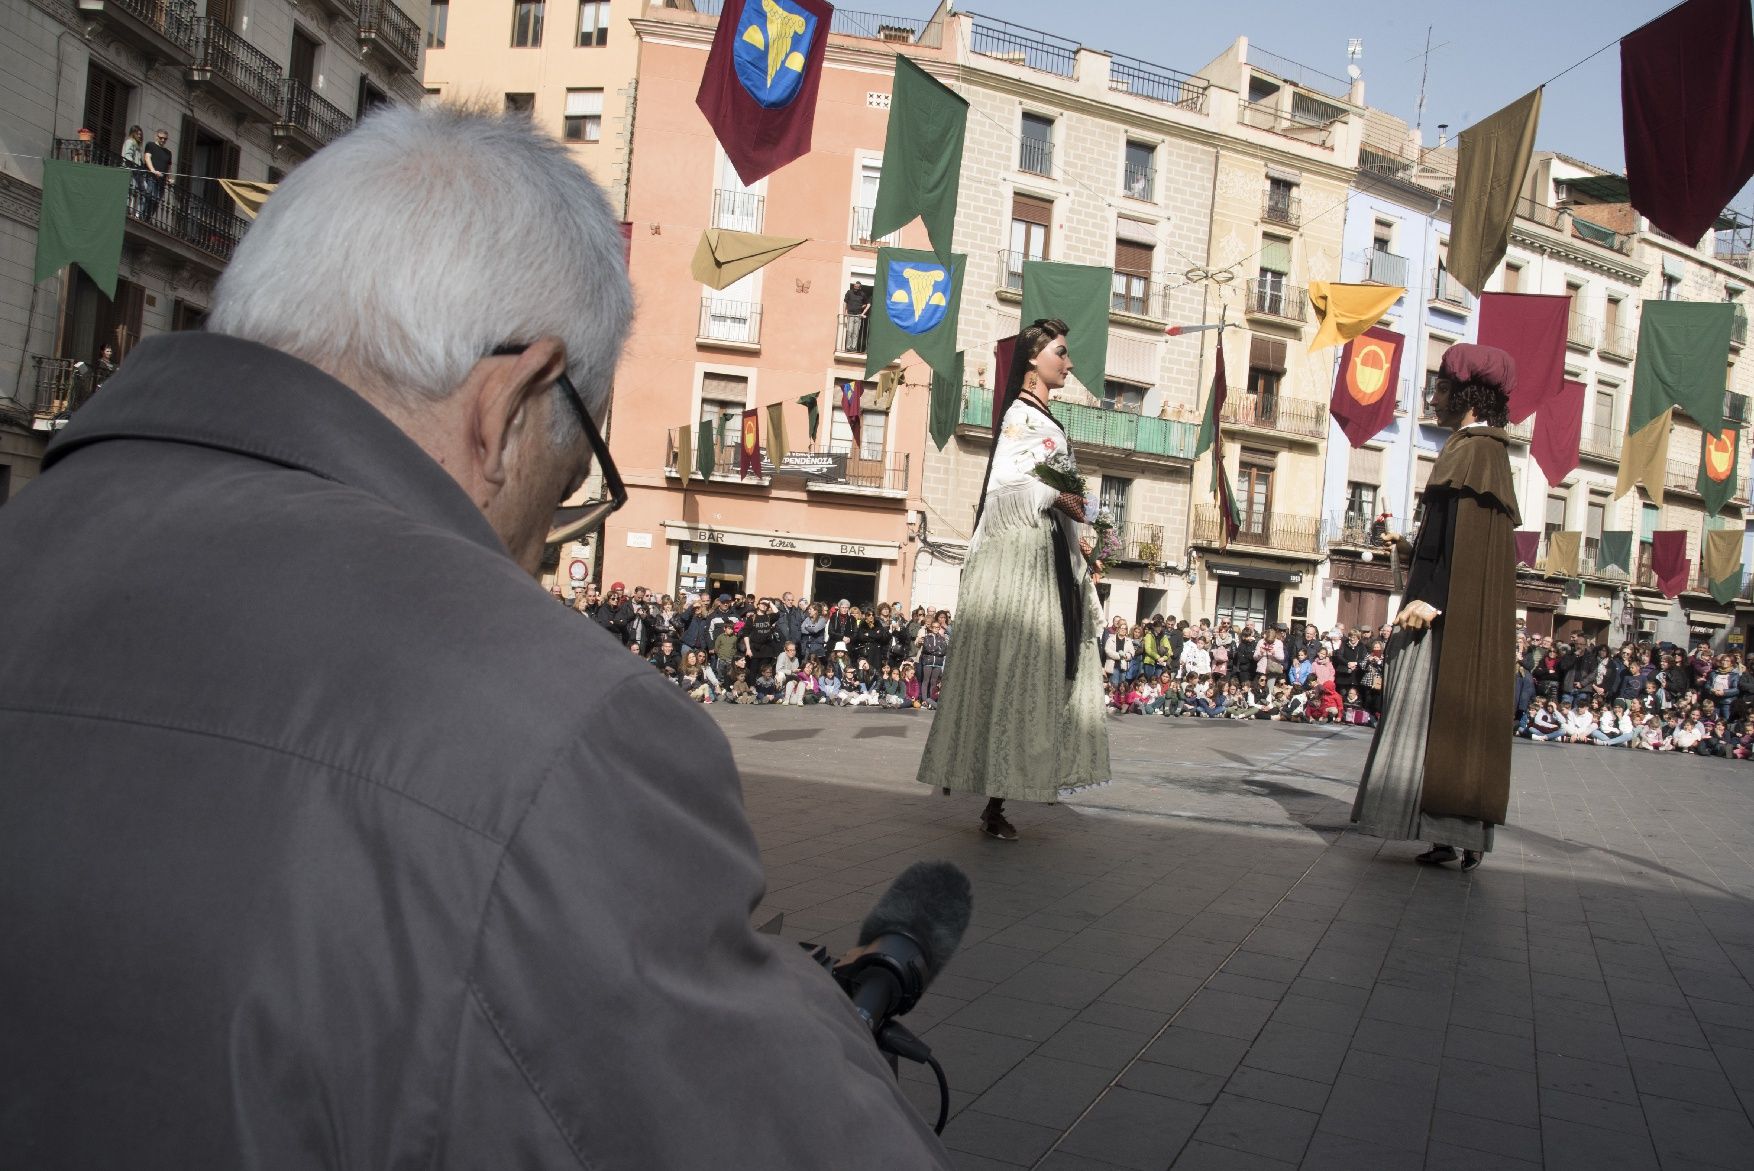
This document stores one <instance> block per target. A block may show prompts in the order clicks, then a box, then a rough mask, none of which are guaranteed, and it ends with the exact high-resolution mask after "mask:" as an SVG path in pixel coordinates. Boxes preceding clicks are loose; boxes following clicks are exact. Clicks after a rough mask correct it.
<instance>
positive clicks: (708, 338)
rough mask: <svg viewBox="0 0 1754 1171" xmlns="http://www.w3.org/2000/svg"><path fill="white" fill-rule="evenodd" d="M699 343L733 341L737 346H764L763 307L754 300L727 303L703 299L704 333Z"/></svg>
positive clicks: (696, 337)
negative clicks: (762, 330)
mask: <svg viewBox="0 0 1754 1171" xmlns="http://www.w3.org/2000/svg"><path fill="white" fill-rule="evenodd" d="M695 340H696V341H702V342H730V343H732V344H733V345H749V346H756V345H760V344H761V306H760V305H757V304H754V303H753V302H750V301H725V300H721V299H720V298H718V297H702V298H701V301H700V330H699V332H698V333H696V334H695Z"/></svg>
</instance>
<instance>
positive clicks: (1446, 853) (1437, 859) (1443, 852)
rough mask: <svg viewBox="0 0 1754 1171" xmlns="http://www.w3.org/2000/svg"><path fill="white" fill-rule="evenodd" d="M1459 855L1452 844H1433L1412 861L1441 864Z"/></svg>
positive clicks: (1432, 864)
mask: <svg viewBox="0 0 1754 1171" xmlns="http://www.w3.org/2000/svg"><path fill="white" fill-rule="evenodd" d="M1459 857H1461V855H1460V854H1458V853H1457V852H1456V848H1455V847H1454V846H1433V847H1431V849H1429V850H1427V851H1425V853H1423V854H1421V855H1419V856H1418V857H1417V858H1415V859H1413V861H1415V862H1423V863H1425V864H1426V865H1427V866H1441V865H1443V864H1444V863H1445V862H1454V861H1455V860H1456V859H1457V858H1459ZM1475 865H1479V863H1475Z"/></svg>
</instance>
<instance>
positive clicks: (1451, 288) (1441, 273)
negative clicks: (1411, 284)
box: [1431, 268, 1474, 313]
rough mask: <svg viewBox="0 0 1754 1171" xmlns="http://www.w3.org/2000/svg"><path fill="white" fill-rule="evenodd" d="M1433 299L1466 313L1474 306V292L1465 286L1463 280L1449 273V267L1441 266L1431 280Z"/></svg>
mask: <svg viewBox="0 0 1754 1171" xmlns="http://www.w3.org/2000/svg"><path fill="white" fill-rule="evenodd" d="M1431 299H1432V300H1433V301H1435V302H1437V303H1438V304H1440V305H1448V306H1450V307H1451V308H1454V309H1459V310H1461V311H1462V312H1464V313H1467V312H1471V311H1472V310H1473V308H1474V294H1472V293H1470V292H1468V290H1467V289H1466V288H1464V287H1463V285H1462V282H1461V281H1458V280H1457V279H1456V278H1455V277H1453V276H1451V275H1450V274H1449V269H1447V268H1440V269H1438V270H1437V275H1436V276H1435V277H1434V278H1433V279H1432V282H1431Z"/></svg>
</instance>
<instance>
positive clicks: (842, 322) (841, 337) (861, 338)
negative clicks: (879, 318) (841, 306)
mask: <svg viewBox="0 0 1754 1171" xmlns="http://www.w3.org/2000/svg"><path fill="white" fill-rule="evenodd" d="M870 324H871V319H870V318H868V317H866V316H865V315H864V314H862V313H842V314H840V319H839V322H838V324H836V326H835V331H834V352H835V353H837V354H862V353H864V352H865V337H866V332H865V331H866V328H867V327H868V326H869V325H870Z"/></svg>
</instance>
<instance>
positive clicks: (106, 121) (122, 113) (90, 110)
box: [84, 63, 152, 166]
mask: <svg viewBox="0 0 1754 1171" xmlns="http://www.w3.org/2000/svg"><path fill="white" fill-rule="evenodd" d="M132 92H133V90H132V89H131V88H130V87H129V86H127V85H125V84H124V83H123V82H122V79H121V78H119V77H117V76H115V75H114V74H112V73H108V72H106V71H105V70H103V69H101V68H99V67H98V66H97V65H96V64H95V63H93V64H92V65H91V66H90V67H89V68H88V69H87V71H86V75H85V123H84V125H85V128H86V129H87V130H90V131H91V132H92V141H93V142H94V143H96V144H97V146H98V147H99V148H100V149H102V150H105V151H115V152H120V151H121V149H122V140H123V139H124V138H126V137H127V136H128V96H129V94H131V93H132ZM146 141H148V142H151V141H152V127H150V126H148V127H147V128H146ZM108 161H109V162H110V165H112V166H118V165H120V163H121V160H120V159H113V160H108Z"/></svg>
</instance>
